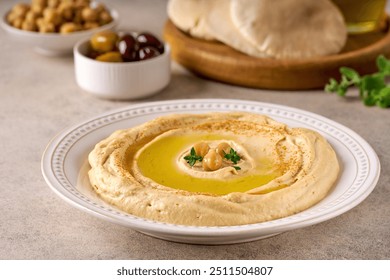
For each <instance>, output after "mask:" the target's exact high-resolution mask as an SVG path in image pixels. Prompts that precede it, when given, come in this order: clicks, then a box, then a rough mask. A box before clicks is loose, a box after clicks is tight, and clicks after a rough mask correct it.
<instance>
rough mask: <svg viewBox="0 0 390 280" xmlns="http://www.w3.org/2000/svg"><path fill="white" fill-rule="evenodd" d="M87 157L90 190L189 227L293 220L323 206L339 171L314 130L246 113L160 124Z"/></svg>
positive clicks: (112, 140) (124, 135)
mask: <svg viewBox="0 0 390 280" xmlns="http://www.w3.org/2000/svg"><path fill="white" fill-rule="evenodd" d="M199 143H200V144H201V145H200V146H201V147H202V149H203V150H204V152H202V150H200V148H198V146H199ZM197 145H198V146H197ZM221 147H228V148H225V149H224V150H222V148H221ZM88 159H89V163H90V165H91V169H90V171H89V173H88V174H89V179H90V183H91V185H92V187H93V189H94V190H95V192H96V193H97V194H99V195H100V197H101V198H102V199H103V200H105V201H106V202H108V203H110V204H112V205H115V206H116V207H118V208H119V209H121V210H123V211H125V212H128V213H130V214H132V215H135V216H139V217H143V218H147V219H151V220H155V221H159V222H166V223H172V224H181V225H193V226H228V225H241V224H251V223H259V222H264V221H269V220H273V219H278V218H282V217H286V216H289V215H292V214H295V213H297V212H300V211H303V210H305V209H307V208H309V207H310V206H312V205H314V204H316V203H317V202H319V201H320V200H322V199H323V198H324V197H325V196H326V194H327V193H328V192H329V190H330V189H331V188H332V186H333V184H334V182H335V181H336V180H337V177H338V173H339V164H338V160H337V156H336V154H335V152H334V151H333V149H332V147H331V146H330V145H329V144H328V142H327V141H326V140H325V139H324V138H323V137H322V136H321V135H320V134H318V133H317V132H315V131H312V130H309V129H305V128H289V127H287V126H286V125H285V124H282V123H279V122H277V121H275V120H273V119H271V118H269V117H267V116H264V115H258V114H252V113H241V112H234V113H208V114H175V115H168V116H163V117H160V118H157V119H154V120H152V121H150V122H147V123H145V124H142V125H140V126H137V127H134V128H129V129H126V130H120V131H116V132H114V133H113V134H112V135H111V136H109V137H108V138H106V139H104V140H102V141H101V142H100V143H98V144H97V145H96V146H95V148H94V149H93V151H92V152H91V153H90V154H89V158H88Z"/></svg>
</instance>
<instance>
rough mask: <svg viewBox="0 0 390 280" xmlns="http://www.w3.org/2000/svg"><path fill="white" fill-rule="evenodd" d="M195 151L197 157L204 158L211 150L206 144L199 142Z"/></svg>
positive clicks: (195, 146)
mask: <svg viewBox="0 0 390 280" xmlns="http://www.w3.org/2000/svg"><path fill="white" fill-rule="evenodd" d="M194 150H195V153H196V155H198V156H201V157H204V156H205V155H206V154H207V153H208V151H209V150H210V147H209V145H208V144H207V143H205V142H199V143H196V144H195V145H194Z"/></svg>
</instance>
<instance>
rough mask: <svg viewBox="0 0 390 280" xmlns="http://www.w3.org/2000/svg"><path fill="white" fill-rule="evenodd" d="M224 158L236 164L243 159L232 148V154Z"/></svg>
mask: <svg viewBox="0 0 390 280" xmlns="http://www.w3.org/2000/svg"><path fill="white" fill-rule="evenodd" d="M224 158H226V159H227V160H230V161H231V162H233V163H234V164H237V162H239V161H240V159H241V157H240V156H239V155H238V154H237V152H236V151H235V150H234V149H233V148H230V152H229V153H228V154H227V153H225V156H224ZM237 170H238V169H237Z"/></svg>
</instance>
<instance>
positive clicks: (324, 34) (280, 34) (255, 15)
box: [230, 0, 347, 58]
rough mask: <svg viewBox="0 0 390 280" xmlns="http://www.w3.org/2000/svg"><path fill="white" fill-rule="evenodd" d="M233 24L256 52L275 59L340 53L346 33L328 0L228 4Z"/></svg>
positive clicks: (233, 1) (260, 0) (242, 0)
mask: <svg viewBox="0 0 390 280" xmlns="http://www.w3.org/2000/svg"><path fill="white" fill-rule="evenodd" d="M230 11H231V18H232V21H233V24H234V25H235V26H236V28H237V29H238V30H239V31H240V32H241V34H242V36H244V37H245V38H246V39H247V40H248V41H249V42H251V43H252V44H253V45H256V46H257V48H258V50H259V51H261V52H264V53H266V54H267V55H269V56H272V57H276V58H308V57H313V56H325V55H329V54H335V53H339V52H340V50H341V49H342V48H343V46H344V44H345V42H346V38H347V30H346V26H345V23H344V19H343V16H342V14H341V12H340V11H339V10H338V9H337V7H336V6H335V5H334V4H333V3H331V2H330V1H329V0H315V1H313V0H277V1H274V0H231V5H230Z"/></svg>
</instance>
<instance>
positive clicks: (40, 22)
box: [35, 17, 45, 29]
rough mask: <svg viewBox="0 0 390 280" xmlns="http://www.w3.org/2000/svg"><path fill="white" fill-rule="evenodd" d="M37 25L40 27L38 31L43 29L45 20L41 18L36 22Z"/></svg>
mask: <svg viewBox="0 0 390 280" xmlns="http://www.w3.org/2000/svg"><path fill="white" fill-rule="evenodd" d="M35 22H36V24H37V25H38V29H39V28H40V27H41V25H43V24H45V20H44V19H43V17H39V18H37V19H36V20H35Z"/></svg>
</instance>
